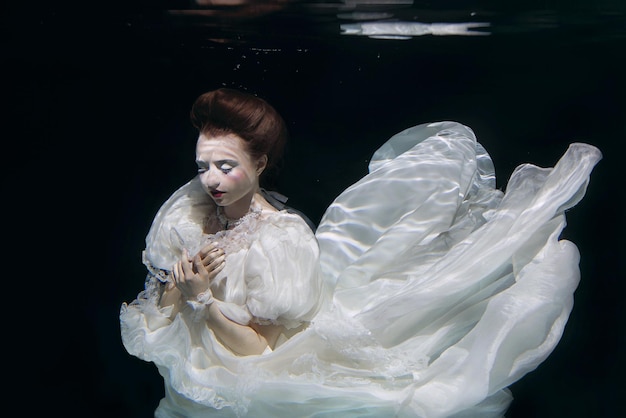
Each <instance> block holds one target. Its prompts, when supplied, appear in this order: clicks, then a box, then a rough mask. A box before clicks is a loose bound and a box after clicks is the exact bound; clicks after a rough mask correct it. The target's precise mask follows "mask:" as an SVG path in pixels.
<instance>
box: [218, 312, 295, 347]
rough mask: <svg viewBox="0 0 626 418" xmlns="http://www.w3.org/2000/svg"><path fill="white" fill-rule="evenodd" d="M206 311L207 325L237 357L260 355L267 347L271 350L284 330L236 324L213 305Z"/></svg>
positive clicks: (279, 327) (266, 326)
mask: <svg viewBox="0 0 626 418" xmlns="http://www.w3.org/2000/svg"><path fill="white" fill-rule="evenodd" d="M207 309H208V319H207V325H208V326H209V328H211V329H212V330H213V332H214V333H215V335H216V336H217V337H218V338H219V339H220V341H221V342H222V343H223V344H224V345H225V346H226V347H227V348H228V349H229V350H230V351H232V352H233V353H235V354H237V355H241V356H249V355H254V354H262V353H263V352H264V351H265V349H266V348H267V347H270V348H271V349H273V348H274V346H275V345H276V341H277V340H278V337H279V336H280V334H281V332H282V331H283V329H284V327H283V326H282V325H259V324H254V323H250V325H241V324H238V323H236V322H234V321H232V320H230V319H228V318H227V317H226V316H224V314H223V313H222V311H220V309H219V307H218V306H217V304H215V303H212V304H210V305H209V306H208V307H207Z"/></svg>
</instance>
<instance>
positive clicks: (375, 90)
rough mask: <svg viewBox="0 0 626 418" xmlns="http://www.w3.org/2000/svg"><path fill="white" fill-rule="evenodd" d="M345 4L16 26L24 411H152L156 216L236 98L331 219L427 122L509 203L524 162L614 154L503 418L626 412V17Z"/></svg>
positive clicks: (127, 14)
mask: <svg viewBox="0 0 626 418" xmlns="http://www.w3.org/2000/svg"><path fill="white" fill-rule="evenodd" d="M266 3H267V2H265V3H264V4H266ZM347 3H348V2H327V3H322V2H291V3H290V2H274V5H277V4H278V5H280V6H281V7H279V8H277V9H276V10H274V11H268V10H266V9H265V10H262V9H259V8H258V7H257V8H250V7H245V6H242V7H236V8H233V7H213V8H212V9H210V10H211V11H212V12H213V14H212V15H210V16H207V15H202V14H199V13H198V11H199V8H197V7H196V8H190V4H191V3H190V2H188V1H180V2H173V3H169V4H167V5H166V6H169V9H177V10H182V9H185V10H187V12H186V13H181V12H167V11H166V10H165V9H156V8H155V7H154V5H152V4H148V2H144V3H141V2H139V3H137V5H134V7H133V8H132V9H127V8H119V7H112V6H111V4H108V5H107V4H104V3H101V4H98V3H91V4H86V3H85V4H82V5H80V6H79V7H75V8H73V9H69V8H67V7H65V8H61V7H57V6H56V5H51V4H45V5H42V6H35V4H34V3H23V4H22V5H21V6H20V7H19V8H13V9H7V10H8V11H7V12H6V13H4V14H3V15H2V18H1V20H0V21H1V22H2V28H3V33H4V35H5V36H4V39H3V41H2V45H3V50H4V54H3V55H4V59H3V67H4V69H5V75H4V77H3V80H4V81H5V83H4V84H5V89H4V90H5V92H6V93H7V94H5V95H4V96H5V98H6V99H8V100H6V103H5V109H6V111H5V112H4V115H5V117H6V119H7V122H10V123H9V126H10V127H11V128H12V129H11V130H9V133H10V134H11V135H8V136H7V137H5V141H4V151H3V156H4V159H5V167H8V169H7V170H6V172H7V174H9V175H8V176H6V177H5V178H4V179H3V189H4V190H5V193H6V194H5V196H7V200H6V202H7V204H5V206H7V207H8V208H9V211H10V213H11V216H12V217H11V218H10V221H9V222H7V227H8V228H6V229H5V230H6V235H7V237H11V241H10V242H9V243H10V244H12V245H11V247H15V248H16V249H17V250H18V251H17V253H18V255H19V256H18V257H13V256H11V257H9V256H7V260H6V263H7V264H9V265H13V266H14V267H11V268H15V269H16V270H17V271H16V273H12V274H8V275H7V276H8V277H7V281H6V282H5V283H6V286H5V291H6V292H7V293H8V297H7V299H10V300H11V301H13V302H17V306H16V307H15V308H12V309H11V310H9V311H8V312H6V314H5V320H6V321H7V323H8V324H17V328H16V329H15V330H13V329H12V328H11V332H12V334H10V335H12V336H14V337H12V338H11V339H10V343H11V344H10V345H11V346H13V348H14V349H16V351H17V352H18V353H19V354H20V355H19V356H18V357H16V358H22V357H23V354H24V353H26V354H28V356H29V357H28V358H27V359H25V360H23V361H20V362H17V361H16V364H18V365H20V364H22V365H23V364H25V365H26V367H25V368H24V371H23V372H21V373H18V375H17V376H15V377H14V378H12V379H11V380H12V384H13V386H14V387H15V388H16V390H15V393H16V395H19V396H20V397H19V402H20V405H21V406H22V407H23V408H25V409H26V410H29V411H30V412H33V411H55V412H57V413H59V414H61V415H64V416H81V417H89V416H97V417H100V416H102V417H105V416H106V417H149V416H151V415H152V412H153V410H154V409H155V407H156V405H157V402H158V400H159V399H160V397H161V396H162V382H161V378H160V377H159V375H158V373H157V372H156V369H155V368H154V366H153V365H151V364H148V363H143V362H141V361H139V360H137V359H135V358H132V357H130V356H128V355H127V354H126V353H125V351H124V349H123V347H122V346H121V342H120V339H119V329H118V327H119V325H118V322H117V314H118V309H119V305H120V304H121V303H122V302H123V301H130V300H131V299H133V298H134V297H135V295H136V293H137V291H138V290H139V289H140V288H141V286H142V280H143V277H144V268H143V266H142V265H141V250H142V249H143V239H144V237H145V234H146V232H147V230H148V227H149V225H150V222H151V219H152V217H153V215H154V213H155V212H156V210H157V209H158V206H159V205H160V203H161V202H162V201H163V200H164V199H165V198H166V197H167V196H168V195H169V194H170V193H171V192H172V191H173V190H174V189H175V188H176V187H178V186H179V185H180V184H182V183H183V182H185V181H186V180H187V179H188V178H189V177H191V176H193V175H194V161H193V146H194V141H195V138H194V132H193V130H192V129H191V126H190V125H189V123H188V120H187V114H188V110H189V106H190V105H191V103H192V101H193V99H195V97H196V96H198V95H199V94H201V93H202V92H204V91H207V90H210V89H213V88H216V87H220V86H230V87H235V88H241V89H245V90H248V91H250V92H253V93H256V94H259V95H261V96H263V97H265V98H266V99H268V100H269V101H270V102H271V103H273V104H274V105H275V106H276V107H277V109H278V110H279V111H280V112H281V113H282V114H283V116H284V117H285V119H286V120H287V122H288V124H289V127H290V131H291V135H292V142H291V145H290V148H289V152H288V155H287V159H286V162H285V166H284V168H283V173H282V174H283V175H282V176H281V177H280V178H279V180H277V182H276V184H275V185H274V186H275V188H277V189H278V190H280V191H281V192H283V193H284V194H286V195H288V196H290V203H291V204H292V206H295V207H297V208H299V209H301V210H303V211H305V212H306V213H307V214H308V215H309V216H310V217H311V218H312V219H314V220H316V221H317V220H319V217H320V216H321V215H322V213H323V210H324V208H326V206H327V205H328V204H329V203H330V201H331V200H332V199H333V198H334V197H335V196H336V195H337V194H338V193H339V192H340V191H341V190H343V189H344V188H345V187H346V186H347V185H349V184H350V183H351V182H353V181H354V180H356V179H357V178H359V177H360V176H361V175H363V174H364V173H365V170H366V166H367V160H368V158H369V156H370V155H371V153H372V152H373V151H374V150H375V148H376V147H377V146H378V145H380V144H381V143H382V142H383V141H384V140H385V139H387V138H388V137H389V136H390V135H392V134H394V133H396V132H398V131H400V130H402V129H404V128H406V127H409V126H412V125H415V124H418V123H423V122H427V121H436V120H456V121H459V122H462V123H464V124H467V125H469V126H471V127H472V128H473V129H474V131H475V132H476V134H477V136H478V138H479V140H480V141H481V142H482V143H483V145H484V146H485V147H486V148H487V150H488V151H489V152H490V153H491V155H492V157H493V159H494V162H495V165H496V170H497V175H498V183H499V186H500V187H502V188H504V187H505V186H506V179H507V177H508V175H509V174H510V173H511V171H512V170H513V168H514V167H515V166H517V165H518V164H520V163H523V162H533V163H536V164H538V165H542V166H551V165H553V164H554V163H555V162H556V160H557V159H558V157H559V156H560V155H561V154H562V153H563V152H564V151H565V148H566V147H567V145H568V144H569V143H571V142H575V141H582V142H588V143H591V144H593V145H596V146H598V147H599V148H600V149H601V150H602V151H603V153H604V159H603V160H602V161H601V162H600V164H599V165H598V166H597V168H596V169H595V171H594V173H593V175H592V178H591V184H590V186H589V189H588V192H587V195H586V197H585V198H584V200H583V201H582V202H581V203H580V204H579V205H578V206H576V207H574V208H573V209H572V210H570V211H569V212H568V227H567V228H566V230H565V232H564V237H565V238H568V239H570V240H572V241H574V242H575V243H576V244H577V245H578V247H579V249H580V252H581V257H582V258H581V272H582V281H581V284H580V286H579V288H578V290H577V292H576V302H575V306H574V311H573V313H572V315H571V317H570V321H569V322H568V325H567V327H566V330H565V334H564V335H563V338H562V340H561V342H560V344H559V345H558V346H557V348H556V349H555V351H554V353H553V354H552V355H551V356H550V357H549V358H548V360H547V361H546V362H545V363H544V364H543V365H541V366H540V367H539V369H537V370H536V371H534V372H532V373H530V374H529V375H527V376H526V377H525V378H524V379H522V380H521V381H520V382H518V383H516V384H514V385H513V386H512V390H513V395H514V397H515V400H514V401H513V404H512V406H511V408H510V410H509V413H508V415H507V416H508V417H511V418H517V417H557V416H558V417H561V416H563V417H618V416H626V411H625V408H624V405H623V401H622V400H621V397H622V396H623V394H624V393H626V391H625V385H624V376H625V374H626V370H625V368H624V351H625V348H626V344H625V343H626V341H625V337H624V331H625V330H626V322H625V318H624V302H623V300H624V294H625V291H626V287H625V285H624V279H626V268H625V263H624V261H623V257H624V256H623V255H624V253H625V250H626V248H625V246H624V244H623V240H622V236H623V235H624V232H626V230H625V228H624V186H623V184H624V182H623V178H624V176H623V174H622V173H623V171H622V170H623V167H624V162H623V161H624V160H623V159H624V155H625V154H624V151H625V150H624V148H625V147H624V140H625V139H626V77H625V75H624V74H625V73H626V70H625V69H624V64H623V56H624V53H625V52H626V15H625V7H624V5H623V2H619V1H595V2H593V1H583V0H579V1H571V2H566V1H557V0H553V1H548V0H545V1H527V2H519V1H516V2H506V5H503V4H502V3H505V2H496V1H483V2H479V1H476V2H462V1H447V2H427V1H424V2H418V1H416V2H414V4H408V5H407V4H404V5H402V4H400V5H398V4H396V5H389V4H386V5H381V4H370V5H366V6H363V5H362V6H360V7H357V8H348V7H346V4H347ZM353 3H355V2H353ZM370 3H371V2H370ZM380 3H382V2H380ZM160 4H165V3H160ZM135 6H136V7H135ZM190 9H193V11H194V13H190V12H189V10H190ZM202 11H204V12H206V11H207V9H203V10H202ZM353 12H359V13H378V14H377V15H372V14H369V15H354V14H352V15H350V13H353ZM381 13H384V14H385V15H381ZM348 17H351V18H352V20H350V19H348ZM355 18H360V20H359V19H357V21H361V22H363V21H365V20H368V21H372V20H379V21H380V20H381V19H385V20H386V21H393V20H400V21H409V22H422V23H433V22H448V23H463V22H470V21H471V22H483V23H484V22H488V23H489V24H490V26H489V27H487V28H482V29H480V30H481V31H483V32H489V34H488V35H477V36H460V35H456V36H433V35H423V36H415V37H412V38H410V39H405V40H400V39H373V38H369V37H365V36H357V35H345V34H341V29H340V28H341V24H345V23H350V22H354V21H355V20H354V19H355ZM12 196H16V197H18V199H17V204H13V199H12ZM22 197H26V198H27V200H20V199H21V198H22ZM12 208H14V210H13V209H12ZM14 212H15V213H14ZM23 215H26V216H25V218H26V219H24V216H23ZM31 225H32V226H34V229H32V228H30V226H31ZM15 248H14V249H15ZM9 254H11V253H9ZM9 271H13V270H11V269H9ZM11 306H12V305H11ZM16 318H23V320H22V319H16ZM11 362H12V360H9V361H8V363H11ZM18 369H19V368H18ZM17 399H18V398H16V400H17ZM24 415H26V414H24ZM44 415H45V414H43V413H38V414H34V415H33V416H44Z"/></svg>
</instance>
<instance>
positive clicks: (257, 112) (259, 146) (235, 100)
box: [190, 88, 288, 174]
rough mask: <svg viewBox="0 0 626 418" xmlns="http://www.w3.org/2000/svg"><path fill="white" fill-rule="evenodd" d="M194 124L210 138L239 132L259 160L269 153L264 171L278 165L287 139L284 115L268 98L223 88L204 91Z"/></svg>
mask: <svg viewBox="0 0 626 418" xmlns="http://www.w3.org/2000/svg"><path fill="white" fill-rule="evenodd" d="M190 116H191V123H192V124H193V126H194V127H195V128H196V129H197V130H198V131H199V132H200V133H201V134H204V135H205V136H207V137H212V136H222V135H229V134H235V135H237V136H239V137H240V138H241V139H243V140H244V142H245V143H246V147H247V151H248V152H249V153H250V155H251V157H252V158H253V159H255V160H257V159H259V158H261V157H262V156H263V155H267V167H266V169H265V171H264V173H263V174H265V173H266V172H267V171H272V170H273V169H275V168H276V165H277V163H278V162H279V161H280V159H281V158H282V155H283V152H284V148H285V144H286V142H287V137H288V133H287V126H286V124H285V122H284V120H283V118H282V117H281V116H280V115H279V114H278V112H277V111H276V109H274V108H273V107H272V106H271V105H270V104H269V103H267V102H266V101H265V100H263V99H261V98H259V97H257V96H254V95H252V94H249V93H244V92H241V91H238V90H234V89H229V88H220V89H217V90H213V91H209V92H207V93H204V94H202V95H201V96H200V97H198V98H197V99H196V101H195V102H194V104H193V106H192V107H191V115H190Z"/></svg>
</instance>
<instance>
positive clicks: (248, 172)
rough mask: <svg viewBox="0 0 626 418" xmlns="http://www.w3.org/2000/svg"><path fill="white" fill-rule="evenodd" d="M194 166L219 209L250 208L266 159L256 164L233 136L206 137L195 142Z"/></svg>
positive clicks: (201, 135) (238, 139)
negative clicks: (237, 206) (227, 207)
mask: <svg viewBox="0 0 626 418" xmlns="http://www.w3.org/2000/svg"><path fill="white" fill-rule="evenodd" d="M196 163H197V164H198V174H199V176H200V182H201V183H202V186H203V188H204V190H205V191H206V192H207V193H208V194H209V196H211V198H213V200H214V201H215V203H216V204H217V205H218V206H231V205H233V204H237V203H239V204H240V205H242V207H243V206H244V205H249V204H250V200H251V199H252V196H253V195H254V193H255V192H256V191H257V189H258V187H259V175H260V174H261V172H262V171H263V168H265V159H261V160H259V161H255V160H253V159H252V158H251V156H250V154H248V152H247V150H246V147H245V143H244V141H243V140H242V139H241V138H240V137H238V136H237V135H234V134H229V135H224V136H215V137H206V136H205V135H204V134H200V137H199V138H198V142H197V143H196Z"/></svg>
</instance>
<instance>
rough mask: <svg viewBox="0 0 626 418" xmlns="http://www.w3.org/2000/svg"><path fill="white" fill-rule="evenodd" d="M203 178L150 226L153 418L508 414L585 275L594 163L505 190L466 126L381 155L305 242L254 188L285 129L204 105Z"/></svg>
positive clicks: (135, 312)
mask: <svg viewBox="0 0 626 418" xmlns="http://www.w3.org/2000/svg"><path fill="white" fill-rule="evenodd" d="M192 121H193V123H194V125H195V126H196V127H197V128H198V131H199V138H198V141H197V144H196V163H197V164H198V176H197V177H195V178H194V179H193V180H191V181H190V182H189V183H187V184H186V185H184V186H183V187H181V188H180V189H179V190H178V191H176V192H175V193H174V194H173V195H172V196H171V197H170V198H169V199H168V200H167V201H166V202H165V203H164V204H163V206H162V207H161V209H160V210H159V212H158V213H157V215H156V217H155V219H154V221H153V224H152V227H151V229H150V231H149V233H148V237H147V239H146V250H145V251H144V263H145V265H146V266H147V268H148V271H149V274H148V279H147V281H146V289H145V290H144V291H143V292H142V293H140V294H139V296H138V298H137V299H136V300H135V301H133V302H132V303H130V304H128V305H127V304H123V305H122V309H121V313H120V320H121V330H122V340H123V342H124V345H125V347H126V349H127V350H128V352H129V353H131V354H133V355H135V356H138V357H140V358H142V359H144V360H146V361H151V362H154V363H155V364H156V366H157V367H158V368H159V371H160V373H161V374H162V376H163V378H164V382H165V389H166V396H165V398H163V400H162V401H161V403H160V405H159V407H158V408H157V411H156V416H157V417H181V416H184V417H206V416H220V417H222V416H223V417H230V416H246V415H247V416H252V417H257V418H258V417H273V418H275V417H308V416H316V417H321V416H332V417H342V416H359V417H366V416H372V417H374V416H375V417H392V416H393V417H395V416H398V417H446V416H450V415H454V414H457V413H460V414H463V416H480V417H487V416H501V415H502V414H503V413H504V412H505V411H506V409H507V407H508V404H509V402H510V401H511V396H510V393H509V392H508V390H507V389H506V387H507V386H508V385H510V384H511V383H513V382H515V381H516V380H518V379H519V378H521V377H522V376H523V375H524V374H525V373H527V372H529V371H531V370H533V369H534V368H536V367H537V366H538V365H539V364H540V363H541V362H542V361H543V360H544V359H545V358H546V357H547V356H548V355H549V353H550V352H551V350H552V349H553V348H554V347H555V346H556V344H557V343H558V341H559V339H560V336H561V332H562V330H563V327H564V326H565V323H566V322H567V318H568V316H569V313H570V311H571V309H572V296H573V292H574V290H575V288H576V285H577V283H578V279H579V271H578V265H577V263H578V253H577V250H576V247H575V246H574V244H572V243H570V242H567V241H564V240H559V235H560V232H561V230H562V229H563V228H564V225H565V216H564V213H565V210H566V209H568V208H570V207H572V206H573V205H575V204H576V203H577V202H578V201H579V200H580V199H581V198H582V196H583V195H584V191H585V187H586V185H587V182H588V180H589V176H590V173H591V170H592V169H593V167H594V166H595V164H596V163H597V162H598V161H599V160H600V158H601V154H600V152H599V151H598V150H597V149H596V148H594V147H592V146H590V145H586V144H572V145H571V146H570V148H569V149H568V150H567V152H566V153H565V155H564V156H563V157H562V159H561V160H560V161H559V162H558V164H557V165H556V166H555V167H554V168H552V169H542V168H538V167H535V166H532V165H529V164H527V165H523V166H520V167H518V169H517V170H516V171H515V172H514V173H513V175H512V177H511V179H510V180H509V183H508V185H507V192H506V194H504V193H502V192H501V191H500V190H498V189H496V188H495V178H494V170H493V165H492V163H491V159H490V157H489V155H488V154H487V152H486V151H485V149H484V148H483V147H482V146H481V145H480V144H479V143H478V142H477V141H476V138H475V136H474V134H473V132H472V131H471V129H469V128H468V127H466V126H463V125H461V124H458V123H454V122H438V123H429V124H422V125H417V126H415V127H413V128H410V129H407V130H405V131H403V132H400V133H399V134H397V135H395V136H393V137H392V138H391V139H390V140H389V141H387V142H386V143H385V144H384V145H383V146H382V147H381V148H379V149H378V150H377V151H376V153H375V154H374V156H373V158H372V160H371V163H370V167H369V169H370V171H369V174H368V175H366V176H365V177H364V178H363V179H361V180H360V181H359V182H357V183H355V184H354V185H352V186H351V187H349V188H348V189H346V190H345V191H344V192H343V193H342V194H341V195H340V196H338V197H337V199H336V200H335V201H334V203H333V204H332V205H331V206H330V207H329V208H328V209H327V211H326V213H325V214H324V217H323V218H322V220H321V222H320V225H319V227H318V229H317V231H316V232H315V234H313V232H312V229H311V228H310V227H309V225H308V224H307V223H306V222H305V220H304V219H303V218H302V217H301V216H299V215H298V214H293V213H290V212H289V211H287V210H285V209H280V210H278V209H277V208H276V207H275V205H273V204H272V203H270V202H273V200H272V199H271V196H270V195H268V194H266V193H265V192H264V191H263V190H262V189H261V188H260V186H259V179H260V177H261V176H262V175H263V174H264V173H265V172H266V170H268V169H269V168H270V167H271V166H272V164H273V163H274V162H275V161H276V158H277V157H278V156H279V155H280V153H281V152H282V146H283V144H284V138H285V135H286V132H285V128H284V123H283V121H282V119H281V118H280V116H278V114H277V113H276V111H275V110H274V109H273V108H272V107H271V106H269V105H268V104H267V103H266V102H265V101H263V100H261V99H259V98H257V97H254V96H251V95H248V94H244V93H240V92H237V91H233V90H228V89H220V90H217V91H213V92H209V93H207V94H204V95H202V96H200V98H199V99H198V100H197V101H196V103H195V104H194V106H193V108H192Z"/></svg>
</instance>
